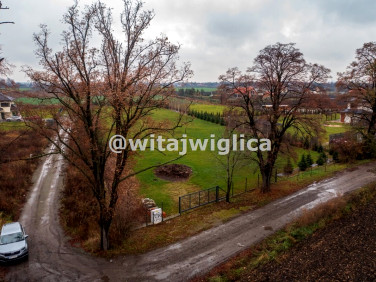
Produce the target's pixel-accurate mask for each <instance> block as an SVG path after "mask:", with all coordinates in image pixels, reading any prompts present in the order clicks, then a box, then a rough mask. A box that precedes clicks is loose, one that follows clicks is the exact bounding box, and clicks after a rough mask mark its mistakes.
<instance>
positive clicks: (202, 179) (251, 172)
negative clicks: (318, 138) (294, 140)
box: [134, 109, 318, 214]
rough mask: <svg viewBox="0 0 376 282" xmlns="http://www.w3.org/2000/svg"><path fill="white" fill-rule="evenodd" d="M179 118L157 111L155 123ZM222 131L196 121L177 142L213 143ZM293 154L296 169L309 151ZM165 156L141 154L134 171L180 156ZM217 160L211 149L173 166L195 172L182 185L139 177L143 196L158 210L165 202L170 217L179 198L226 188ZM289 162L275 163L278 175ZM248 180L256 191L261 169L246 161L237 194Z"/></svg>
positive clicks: (148, 174)
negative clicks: (183, 139)
mask: <svg viewBox="0 0 376 282" xmlns="http://www.w3.org/2000/svg"><path fill="white" fill-rule="evenodd" d="M177 117H178V114H177V113H176V112H173V111H169V110H165V109H161V110H158V111H156V112H155V113H154V114H153V119H154V120H157V121H161V120H176V118H177ZM223 131H224V127H223V126H220V125H217V124H214V123H211V122H207V121H203V120H200V119H194V120H193V121H192V122H191V123H189V124H188V125H187V126H186V127H184V128H180V129H178V130H176V132H175V135H174V138H180V137H181V135H182V134H184V133H185V134H187V138H192V139H197V138H200V139H204V138H208V139H210V134H215V136H216V137H218V138H220V137H221V136H222V134H223ZM208 147H209V146H208ZM293 151H295V154H296V160H294V159H292V163H293V165H294V167H296V166H297V165H296V163H297V162H298V161H299V159H300V156H301V155H302V154H303V153H304V154H307V153H308V151H307V150H304V149H301V148H294V149H293ZM164 153H165V154H162V153H160V152H158V151H154V152H151V151H148V150H147V151H145V152H140V153H139V155H138V157H137V164H136V166H135V168H134V170H135V171H137V170H140V169H143V168H145V167H148V166H151V165H156V164H161V163H163V162H166V161H168V160H171V159H174V158H176V157H178V156H179V155H178V153H177V152H164ZM311 156H312V158H313V160H314V161H316V159H317V158H318V153H317V152H311ZM217 158H218V155H217V153H215V152H211V151H210V150H208V148H207V150H206V151H196V152H192V151H188V153H187V155H186V156H184V157H183V158H181V159H179V160H177V161H175V162H174V163H179V164H185V165H187V166H189V167H191V168H192V171H193V173H192V176H191V177H190V179H189V180H187V181H183V182H170V181H165V180H161V179H159V178H158V177H156V176H155V175H154V171H153V170H148V171H146V172H143V173H140V174H138V175H137V178H138V180H139V182H140V193H141V194H142V195H143V196H145V197H149V198H152V199H154V200H155V201H156V203H157V205H159V206H161V205H162V202H163V206H164V210H165V211H166V212H167V213H168V214H171V213H177V212H178V199H179V196H182V195H184V194H187V193H190V192H194V191H198V190H202V189H206V188H210V187H214V186H217V185H218V186H220V187H222V188H223V189H225V188H226V179H225V177H224V176H225V170H224V168H223V167H222V166H221V164H220V163H219V162H218V159H217ZM286 162H287V156H285V155H282V154H280V156H279V158H278V160H277V162H276V168H277V171H278V172H282V171H283V167H284V165H285V164H286ZM246 178H247V185H248V189H251V188H256V187H257V183H258V166H257V164H256V163H255V162H251V161H247V162H245V163H243V164H242V165H241V166H240V167H239V168H237V169H236V171H235V175H234V193H235V194H236V193H239V192H242V191H244V188H245V182H246ZM260 181H261V177H260Z"/></svg>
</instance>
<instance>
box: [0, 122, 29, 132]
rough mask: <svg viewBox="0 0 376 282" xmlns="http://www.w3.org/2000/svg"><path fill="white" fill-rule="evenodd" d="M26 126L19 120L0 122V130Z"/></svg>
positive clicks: (24, 127)
mask: <svg viewBox="0 0 376 282" xmlns="http://www.w3.org/2000/svg"><path fill="white" fill-rule="evenodd" d="M26 128H27V126H26V125H25V123H24V122H20V121H11V122H0V131H12V130H19V129H26Z"/></svg>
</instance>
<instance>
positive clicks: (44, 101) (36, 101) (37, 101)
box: [16, 97, 59, 105]
mask: <svg viewBox="0 0 376 282" xmlns="http://www.w3.org/2000/svg"><path fill="white" fill-rule="evenodd" d="M17 102H21V103H25V104H31V105H56V104H59V100H58V99H56V98H31V97H21V98H17V99H16V103H17Z"/></svg>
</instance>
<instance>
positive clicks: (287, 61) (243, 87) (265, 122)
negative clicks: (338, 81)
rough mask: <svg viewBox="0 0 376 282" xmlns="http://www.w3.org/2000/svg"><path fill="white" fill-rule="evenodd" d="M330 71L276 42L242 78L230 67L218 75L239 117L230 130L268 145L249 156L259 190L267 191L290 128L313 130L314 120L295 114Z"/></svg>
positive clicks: (266, 48)
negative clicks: (267, 148)
mask: <svg viewBox="0 0 376 282" xmlns="http://www.w3.org/2000/svg"><path fill="white" fill-rule="evenodd" d="M329 72H330V70H329V69H327V68H325V67H324V66H321V65H317V64H309V63H307V62H306V61H305V60H304V58H303V54H302V53H301V52H300V51H299V49H297V48H295V44H294V43H289V44H281V43H276V44H274V45H269V46H267V47H265V48H264V49H262V50H261V51H260V52H259V54H258V56H257V57H256V58H255V59H254V61H253V66H252V67H250V68H248V70H247V73H246V74H243V73H242V72H241V71H239V70H238V68H231V69H229V70H228V71H227V72H226V74H224V75H221V76H220V77H219V80H220V81H221V82H222V88H224V89H225V91H227V93H228V95H233V96H236V97H237V98H235V99H232V100H233V105H234V107H233V110H234V111H237V113H238V114H236V115H235V116H236V117H237V118H236V120H235V121H234V122H233V126H234V127H237V128H239V129H244V128H245V130H246V131H245V133H247V134H248V135H249V136H255V137H259V138H268V139H270V141H271V148H270V151H267V152H262V151H260V150H258V151H257V152H256V157H252V159H253V160H255V161H256V162H257V163H258V166H259V169H260V173H261V176H262V180H263V181H262V187H261V191H262V192H264V193H265V192H269V191H270V183H271V177H272V173H273V168H274V165H275V162H276V160H277V157H278V153H279V152H280V149H281V145H282V142H283V139H284V136H285V134H286V131H287V130H288V129H289V128H295V129H296V130H298V131H304V132H306V133H310V132H312V129H313V128H317V126H318V123H317V121H316V120H315V119H313V118H312V117H309V116H306V115H305V114H303V113H301V111H300V110H301V108H302V104H303V102H304V101H305V99H306V97H307V95H308V94H309V93H310V92H311V90H313V89H314V88H316V87H317V86H318V85H319V84H320V83H323V82H325V81H326V80H327V79H328V78H329ZM239 108H240V109H241V110H240V111H239Z"/></svg>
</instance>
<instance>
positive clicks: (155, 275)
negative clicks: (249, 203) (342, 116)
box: [7, 155, 376, 281]
mask: <svg viewBox="0 0 376 282" xmlns="http://www.w3.org/2000/svg"><path fill="white" fill-rule="evenodd" d="M62 164H63V162H62V159H60V158H59V157H58V156H57V155H52V156H49V157H47V158H46V159H45V160H44V162H43V163H42V165H41V167H40V168H39V170H38V171H37V172H36V174H35V178H34V183H35V185H34V187H33V188H32V191H31V194H30V196H29V200H28V202H27V204H26V206H25V208H24V210H23V213H22V217H21V220H20V221H21V222H22V223H23V224H24V225H25V227H26V231H27V232H28V234H29V235H30V237H29V238H30V258H29V261H28V262H25V263H22V264H20V265H16V266H11V267H10V273H9V275H8V276H7V279H8V280H10V281H158V280H159V281H186V280H188V279H189V278H191V277H193V276H195V275H196V274H203V273H204V272H206V271H208V270H210V269H211V268H213V267H214V266H215V265H217V264H219V263H221V262H223V261H225V260H226V259H228V258H229V257H231V256H233V255H235V254H236V253H238V252H240V251H242V250H244V249H246V248H247V247H249V246H250V245H252V244H254V243H256V242H258V241H260V240H262V239H263V238H265V237H266V236H268V235H270V234H271V233H273V232H274V231H276V230H278V229H280V228H281V227H283V226H284V225H285V224H286V223H288V222H290V221H291V220H293V219H294V218H295V217H296V216H297V215H298V214H299V213H300V212H301V211H302V210H303V209H309V208H312V207H314V206H315V205H317V204H319V203H320V202H324V201H327V200H329V199H331V198H333V197H336V196H337V195H340V194H344V193H346V192H349V191H351V190H355V189H357V188H360V187H362V186H364V185H365V184H367V183H369V182H371V181H375V180H376V174H375V173H374V172H372V171H375V170H376V163H373V164H368V165H363V166H360V167H359V168H357V169H353V170H351V171H350V170H348V171H345V172H343V173H340V174H338V175H337V176H336V177H333V178H331V179H327V180H325V181H322V182H319V183H316V184H313V185H310V186H309V187H307V188H306V189H304V190H301V191H299V192H297V193H295V194H293V195H290V196H288V197H285V198H282V199H280V200H278V201H276V202H273V203H271V204H269V205H267V206H265V207H263V208H260V209H258V210H255V211H253V212H249V213H247V214H244V215H242V216H239V217H238V218H236V219H234V220H231V221H229V222H227V223H225V224H223V225H221V226H218V227H216V228H213V229H210V230H207V231H205V232H202V233H200V234H198V235H196V236H193V237H191V238H188V239H186V240H183V241H181V242H179V243H176V244H173V245H170V246H168V247H165V248H161V249H158V250H155V251H152V252H149V253H147V254H144V255H138V256H127V257H120V258H117V259H116V260H114V261H113V262H109V261H108V260H104V259H100V258H95V257H91V256H89V255H87V254H85V253H83V252H82V251H80V250H78V249H76V248H72V247H70V246H69V244H68V243H67V242H66V239H65V238H64V235H63V232H62V230H61V228H60V226H59V221H58V215H57V209H58V196H59V189H60V188H61V187H62V177H60V174H61V171H62Z"/></svg>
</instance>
